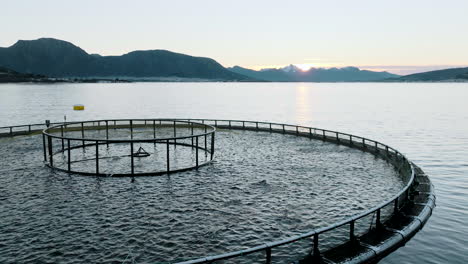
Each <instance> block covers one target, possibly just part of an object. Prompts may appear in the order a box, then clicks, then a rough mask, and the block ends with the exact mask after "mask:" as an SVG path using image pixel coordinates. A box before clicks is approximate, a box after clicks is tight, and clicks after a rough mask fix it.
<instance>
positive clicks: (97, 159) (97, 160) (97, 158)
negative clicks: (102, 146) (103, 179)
mask: <svg viewBox="0 0 468 264" xmlns="http://www.w3.org/2000/svg"><path fill="white" fill-rule="evenodd" d="M96 175H99V142H98V141H96Z"/></svg>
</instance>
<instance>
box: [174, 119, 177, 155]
mask: <svg viewBox="0 0 468 264" xmlns="http://www.w3.org/2000/svg"><path fill="white" fill-rule="evenodd" d="M176 135H177V131H176V121H174V148H176V146H177V139H175V137H176Z"/></svg>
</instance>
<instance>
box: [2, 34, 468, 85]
mask: <svg viewBox="0 0 468 264" xmlns="http://www.w3.org/2000/svg"><path fill="white" fill-rule="evenodd" d="M0 67H3V68H2V69H1V70H0V74H3V75H2V76H1V77H2V79H0V82H9V81H15V80H16V81H19V80H23V81H27V80H28V79H29V80H31V81H38V80H42V81H53V80H54V78H59V79H60V80H59V81H67V80H71V79H73V80H74V79H76V78H78V79H83V80H87V81H93V80H96V81H101V80H116V81H117V79H119V80H118V81H121V80H124V81H125V80H129V81H134V80H135V81H270V82H354V81H390V82H391V81H393V82H414V81H416V82H417V81H425V82H428V81H468V68H455V69H446V70H438V71H431V72H425V73H418V74H411V75H406V76H399V75H396V74H392V73H388V72H375V71H368V70H361V69H359V68H356V67H344V68H328V69H325V68H311V69H309V70H307V71H303V70H301V69H299V68H298V67H296V66H294V65H289V66H287V67H284V68H279V69H262V70H258V71H256V70H251V69H247V68H242V67H240V66H235V67H232V68H224V67H223V66H222V65H221V64H219V63H218V62H216V61H215V60H213V59H210V58H205V57H194V56H189V55H185V54H180V53H175V52H171V51H167V50H140V51H132V52H130V53H127V54H124V55H121V56H101V55H98V54H88V53H87V52H86V51H84V50H83V49H81V48H79V47H78V46H75V45H74V44H72V43H70V42H67V41H63V40H58V39H53V38H40V39H37V40H19V41H18V42H16V43H15V44H14V45H12V46H10V47H7V48H0ZM2 72H3V73H2ZM44 76H47V77H51V78H52V79H50V78H45V77H44Z"/></svg>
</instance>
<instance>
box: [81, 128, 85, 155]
mask: <svg viewBox="0 0 468 264" xmlns="http://www.w3.org/2000/svg"><path fill="white" fill-rule="evenodd" d="M81 138H83V141H82V143H83V149H84V144H85V142H84V123H83V122H81Z"/></svg>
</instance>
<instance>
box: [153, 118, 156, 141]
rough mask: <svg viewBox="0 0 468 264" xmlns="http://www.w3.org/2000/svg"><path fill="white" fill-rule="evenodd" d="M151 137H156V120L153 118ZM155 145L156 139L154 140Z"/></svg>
mask: <svg viewBox="0 0 468 264" xmlns="http://www.w3.org/2000/svg"><path fill="white" fill-rule="evenodd" d="M153 138H156V120H153ZM154 144H155V145H156V141H154Z"/></svg>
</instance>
